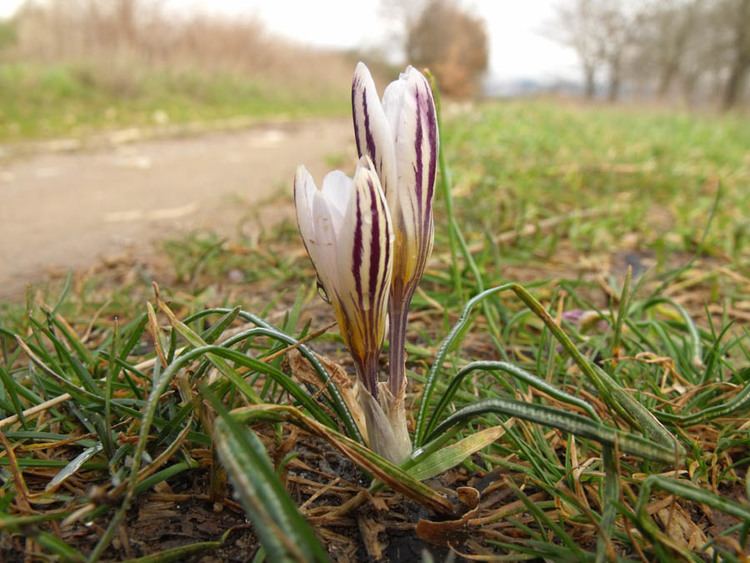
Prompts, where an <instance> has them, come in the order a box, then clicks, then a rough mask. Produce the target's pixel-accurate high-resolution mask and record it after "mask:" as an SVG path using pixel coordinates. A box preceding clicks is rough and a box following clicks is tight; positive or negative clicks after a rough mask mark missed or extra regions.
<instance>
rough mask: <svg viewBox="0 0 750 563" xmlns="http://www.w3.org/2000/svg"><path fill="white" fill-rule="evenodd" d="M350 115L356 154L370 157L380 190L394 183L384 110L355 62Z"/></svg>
mask: <svg viewBox="0 0 750 563" xmlns="http://www.w3.org/2000/svg"><path fill="white" fill-rule="evenodd" d="M352 117H353V119H354V137H355V139H356V141H357V152H358V154H359V156H363V155H367V156H369V157H370V158H371V159H372V161H373V163H374V164H375V168H376V170H377V172H378V176H379V177H380V181H381V185H382V188H383V191H384V192H385V193H388V191H389V190H390V189H393V188H392V186H395V184H396V162H395V152H394V147H393V133H392V131H391V127H390V125H389V124H388V119H387V118H386V116H385V112H384V111H383V105H382V103H381V102H380V97H379V96H378V91H377V89H376V88H375V82H374V81H373V79H372V75H371V74H370V70H369V69H368V68H367V66H365V64H364V63H361V62H360V63H358V64H357V68H356V69H355V71H354V80H353V81H352Z"/></svg>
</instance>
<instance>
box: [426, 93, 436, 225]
mask: <svg viewBox="0 0 750 563" xmlns="http://www.w3.org/2000/svg"><path fill="white" fill-rule="evenodd" d="M425 105H426V106H427V112H426V114H427V127H428V130H427V138H428V139H429V143H430V171H429V177H428V180H427V182H428V183H427V190H428V192H427V205H428V206H429V210H428V212H427V214H428V215H431V213H432V197H433V193H434V190H435V175H436V173H437V156H438V155H437V151H438V146H437V143H438V141H437V119H436V117H435V104H434V102H433V100H432V96H431V95H430V91H429V89H428V90H427V103H426V104H425Z"/></svg>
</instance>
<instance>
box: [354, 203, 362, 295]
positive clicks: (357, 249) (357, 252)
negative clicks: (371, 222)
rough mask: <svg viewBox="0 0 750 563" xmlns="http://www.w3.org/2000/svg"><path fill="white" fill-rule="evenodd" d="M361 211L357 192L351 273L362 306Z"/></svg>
mask: <svg viewBox="0 0 750 563" xmlns="http://www.w3.org/2000/svg"><path fill="white" fill-rule="evenodd" d="M362 252H363V248H362V210H361V209H360V192H359V191H357V221H356V223H355V227H354V245H353V247H352V273H353V274H354V284H355V287H356V291H357V298H358V299H359V303H360V305H361V304H362V272H361V270H362Z"/></svg>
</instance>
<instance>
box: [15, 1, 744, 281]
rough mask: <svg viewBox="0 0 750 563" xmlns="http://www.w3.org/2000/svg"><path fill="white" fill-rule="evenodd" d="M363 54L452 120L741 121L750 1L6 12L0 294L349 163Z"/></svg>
mask: <svg viewBox="0 0 750 563" xmlns="http://www.w3.org/2000/svg"><path fill="white" fill-rule="evenodd" d="M358 60H364V61H366V62H367V64H368V65H369V66H370V68H371V69H372V71H373V73H374V74H375V77H376V81H377V82H378V84H379V87H380V88H381V89H382V88H383V87H384V86H385V84H387V82H388V81H389V80H392V79H394V78H395V76H396V75H397V73H398V72H399V69H402V68H403V66H404V65H405V64H407V63H408V64H412V65H415V66H417V67H429V68H430V69H431V71H432V72H433V73H434V75H435V76H436V78H437V80H438V83H439V85H440V88H441V90H442V92H443V96H444V97H445V98H446V99H447V100H448V106H447V107H448V109H449V110H451V111H452V110H454V109H455V110H456V111H469V109H470V108H472V107H475V106H477V105H478V104H484V103H490V102H492V101H493V100H494V99H498V98H499V99H504V100H505V99H508V98H535V99H536V98H542V99H544V100H547V101H551V102H553V103H558V104H571V103H581V104H594V105H606V106H609V105H612V104H621V105H623V106H624V107H634V108H641V109H642V108H667V109H668V111H679V112H698V113H700V114H705V115H715V116H717V117H718V114H720V113H722V112H727V111H734V112H736V113H740V114H741V113H744V112H746V110H747V107H748V105H749V104H750V79H748V74H749V73H750V0H527V1H525V2H501V1H493V0H412V1H410V2H400V1H397V0H360V1H357V2H351V1H347V0H321V1H318V2H301V1H293V0H273V1H271V0H2V1H1V2H0V190H2V193H3V195H4V199H3V202H4V203H3V205H2V206H0V224H2V227H0V228H2V229H3V231H4V232H3V235H4V236H2V237H0V240H2V241H4V242H2V243H0V287H3V288H5V293H6V294H8V293H13V292H14V291H16V290H17V289H18V288H19V287H21V285H22V284H24V283H28V282H29V281H34V279H36V278H38V277H39V276H40V275H42V273H43V272H45V271H47V270H49V268H50V267H53V268H63V269H64V268H78V267H81V266H85V265H87V264H88V263H90V262H91V260H92V259H93V258H94V257H102V256H105V257H106V256H107V255H108V254H111V253H112V252H113V251H119V250H121V249H124V248H130V247H132V246H133V245H140V244H141V243H142V242H143V241H147V240H152V239H155V238H160V237H164V236H165V235H166V234H168V233H170V232H171V230H172V229H173V228H187V229H194V228H198V227H211V228H217V229H219V230H221V229H222V228H224V229H225V230H227V229H228V230H231V229H232V228H233V227H230V226H229V225H234V224H236V221H237V216H236V215H237V211H238V209H243V210H247V208H248V206H252V205H254V204H255V203H257V202H259V201H261V200H264V199H267V198H269V197H272V196H273V194H275V193H278V192H284V193H286V192H288V189H289V187H288V184H289V178H291V175H292V174H293V170H294V167H295V166H296V165H297V164H298V163H300V162H305V163H306V164H308V165H309V166H310V167H311V168H312V169H313V171H314V172H315V173H316V174H317V175H318V176H320V175H321V174H322V173H323V172H324V171H325V170H326V169H330V168H331V167H332V166H343V167H344V168H346V167H347V166H349V164H350V162H351V156H352V154H351V152H352V150H353V149H352V148H351V147H352V143H351V131H350V125H349V122H348V119H347V117H346V116H347V113H348V111H349V83H350V80H351V73H352V69H353V68H354V65H355V63H356V61H358ZM454 102H455V103H454ZM467 108H469V109H467ZM449 114H450V111H449V112H448V114H446V115H449ZM311 120H312V123H311ZM315 120H317V121H315ZM238 201H239V202H241V203H242V205H240V206H238V205H237V202H238ZM230 211H233V212H235V214H234V215H231V213H230ZM242 213H244V211H243V212H242ZM242 213H240V215H241V214H242Z"/></svg>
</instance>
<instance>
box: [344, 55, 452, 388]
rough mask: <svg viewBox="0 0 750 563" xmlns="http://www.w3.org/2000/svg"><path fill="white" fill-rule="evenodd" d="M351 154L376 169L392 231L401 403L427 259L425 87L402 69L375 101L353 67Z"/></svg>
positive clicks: (431, 148) (429, 103)
mask: <svg viewBox="0 0 750 563" xmlns="http://www.w3.org/2000/svg"><path fill="white" fill-rule="evenodd" d="M352 113H353V117H354V134H355V137H356V141H357V150H358V152H359V154H360V156H362V155H367V156H369V157H370V158H371V159H372V161H373V163H374V164H375V169H376V170H377V173H378V176H379V177H380V181H381V183H382V186H383V190H384V191H385V196H386V199H387V201H388V207H389V208H390V211H391V217H392V218H393V228H394V231H395V244H394V257H393V283H392V284H391V298H390V303H389V314H390V320H389V329H390V330H389V339H390V379H389V384H390V389H391V392H392V394H393V395H394V396H395V397H399V396H403V392H404V386H405V384H406V379H405V376H404V354H405V352H404V344H405V332H406V319H407V312H408V309H409V304H410V303H411V299H412V296H413V294H414V291H415V290H416V288H417V284H418V283H419V280H420V279H421V278H422V274H423V273H424V269H425V266H426V264H427V259H428V257H429V256H430V252H431V251H432V243H433V236H434V224H433V217H432V201H433V195H434V188H435V173H436V169H437V157H438V131H437V117H436V112H435V104H434V102H433V98H432V91H431V90H430V85H429V83H428V81H427V79H426V78H425V77H424V76H423V75H422V73H420V72H419V71H418V70H416V69H415V68H413V67H411V66H410V67H407V69H406V71H405V72H403V73H402V74H401V76H400V77H399V79H398V80H396V81H394V82H391V84H390V85H388V87H387V88H386V89H385V93H384V95H383V100H382V102H381V100H380V98H379V97H378V93H377V89H376V88H375V83H374V81H373V79H372V76H371V74H370V71H369V70H368V68H367V67H366V66H365V65H364V64H363V63H359V64H358V65H357V68H356V70H355V73H354V81H353V83H352Z"/></svg>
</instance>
